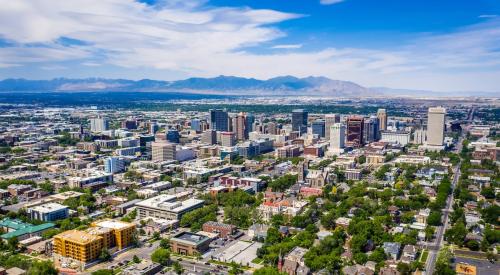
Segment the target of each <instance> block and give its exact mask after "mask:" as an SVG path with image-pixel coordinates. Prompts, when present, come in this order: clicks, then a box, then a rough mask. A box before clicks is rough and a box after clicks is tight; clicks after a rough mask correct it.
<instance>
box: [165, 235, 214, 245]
mask: <svg viewBox="0 0 500 275" xmlns="http://www.w3.org/2000/svg"><path fill="white" fill-rule="evenodd" d="M170 240H172V241H177V242H184V243H189V244H194V245H198V244H201V243H203V242H205V241H208V240H209V238H208V237H207V236H204V235H201V234H196V233H191V232H181V233H179V234H177V235H175V236H173V237H172V238H171V239H170Z"/></svg>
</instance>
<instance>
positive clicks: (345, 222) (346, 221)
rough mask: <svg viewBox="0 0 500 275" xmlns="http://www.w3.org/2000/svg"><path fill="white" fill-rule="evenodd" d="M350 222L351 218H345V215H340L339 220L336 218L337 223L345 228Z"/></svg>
mask: <svg viewBox="0 0 500 275" xmlns="http://www.w3.org/2000/svg"><path fill="white" fill-rule="evenodd" d="M350 222H351V219H349V218H345V217H340V218H338V219H337V220H335V225H336V226H340V227H343V228H348V227H349V223H350Z"/></svg>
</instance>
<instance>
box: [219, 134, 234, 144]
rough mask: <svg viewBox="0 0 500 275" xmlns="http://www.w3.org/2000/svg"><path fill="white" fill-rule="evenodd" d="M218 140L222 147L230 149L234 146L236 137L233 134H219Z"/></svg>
mask: <svg viewBox="0 0 500 275" xmlns="http://www.w3.org/2000/svg"><path fill="white" fill-rule="evenodd" d="M220 140H221V145H222V146H227V147H232V146H234V145H236V135H235V134H234V133H233V132H221V133H220Z"/></svg>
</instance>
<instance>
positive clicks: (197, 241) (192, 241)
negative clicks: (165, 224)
mask: <svg viewBox="0 0 500 275" xmlns="http://www.w3.org/2000/svg"><path fill="white" fill-rule="evenodd" d="M209 244H210V238H208V237H207V236H204V235H201V234H196V233H191V232H181V233H179V234H177V235H174V236H173V237H172V238H171V239H170V247H171V248H172V252H174V253H178V254H181V255H194V254H196V253H203V252H205V251H207V250H208V247H209Z"/></svg>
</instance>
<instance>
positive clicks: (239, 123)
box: [233, 113, 248, 141]
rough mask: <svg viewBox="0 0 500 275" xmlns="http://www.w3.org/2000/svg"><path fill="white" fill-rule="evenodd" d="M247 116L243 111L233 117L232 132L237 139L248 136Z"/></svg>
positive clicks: (243, 138)
mask: <svg viewBox="0 0 500 275" xmlns="http://www.w3.org/2000/svg"><path fill="white" fill-rule="evenodd" d="M246 128H247V118H246V114H245V113H239V114H238V115H237V116H236V119H235V127H234V129H233V130H234V132H235V133H236V139H237V140H239V141H243V140H246V139H247V138H248V135H247V132H246Z"/></svg>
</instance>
